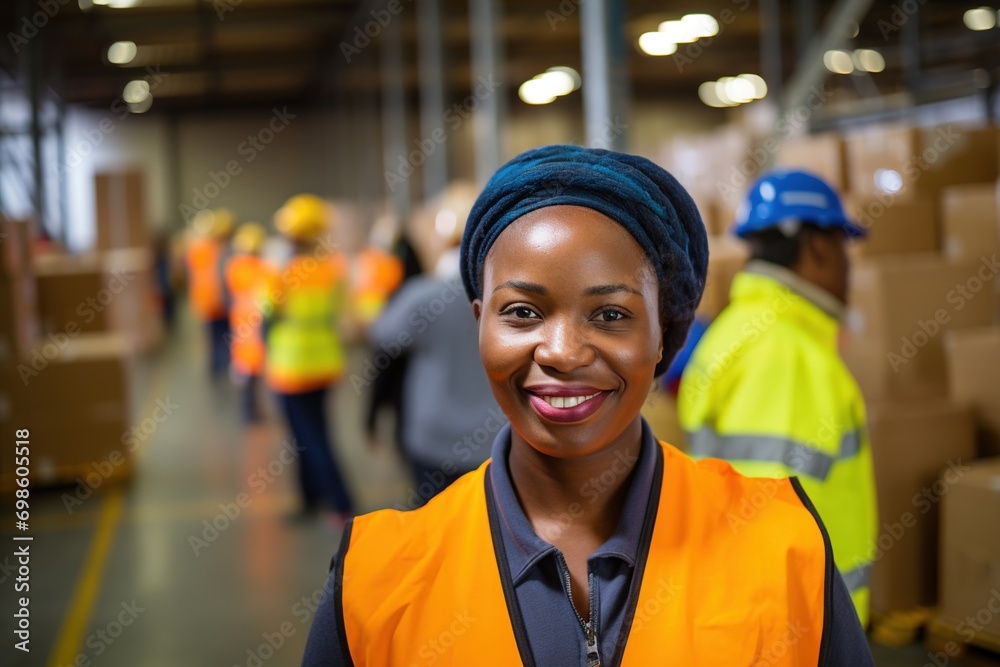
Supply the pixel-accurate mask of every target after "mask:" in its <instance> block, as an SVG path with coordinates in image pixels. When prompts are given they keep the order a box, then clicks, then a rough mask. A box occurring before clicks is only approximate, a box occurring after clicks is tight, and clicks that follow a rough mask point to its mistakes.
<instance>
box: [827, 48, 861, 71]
mask: <svg viewBox="0 0 1000 667" xmlns="http://www.w3.org/2000/svg"><path fill="white" fill-rule="evenodd" d="M823 64H824V65H826V68H827V69H828V70H830V71H831V72H833V73H834V74H850V73H851V72H853V71H854V63H853V62H851V55H850V54H849V53H848V52H847V51H840V50H833V51H827V52H826V53H824V54H823Z"/></svg>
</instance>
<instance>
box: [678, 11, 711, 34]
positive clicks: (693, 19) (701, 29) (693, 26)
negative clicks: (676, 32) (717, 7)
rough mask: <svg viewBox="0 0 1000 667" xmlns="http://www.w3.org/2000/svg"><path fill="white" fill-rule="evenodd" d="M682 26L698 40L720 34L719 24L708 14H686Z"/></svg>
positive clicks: (682, 19)
mask: <svg viewBox="0 0 1000 667" xmlns="http://www.w3.org/2000/svg"><path fill="white" fill-rule="evenodd" d="M681 25H683V26H685V27H686V28H687V30H688V32H689V34H691V35H693V36H694V37H695V38H696V39H699V38H701V37H715V36H716V35H718V34H719V22H718V21H716V20H715V19H714V18H713V17H712V16H710V15H708V14H686V15H684V16H683V17H682V18H681Z"/></svg>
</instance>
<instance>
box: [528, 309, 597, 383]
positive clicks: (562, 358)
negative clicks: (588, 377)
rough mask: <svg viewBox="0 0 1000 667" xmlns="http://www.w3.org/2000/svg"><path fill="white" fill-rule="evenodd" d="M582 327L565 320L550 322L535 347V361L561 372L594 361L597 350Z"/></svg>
mask: <svg viewBox="0 0 1000 667" xmlns="http://www.w3.org/2000/svg"><path fill="white" fill-rule="evenodd" d="M582 329H583V327H582V326H581V325H577V324H574V323H572V322H567V321H565V320H559V321H554V322H550V323H549V325H548V326H547V327H545V329H544V331H543V332H542V340H541V342H539V344H538V345H537V346H536V347H535V362H536V363H538V364H539V365H541V366H548V367H550V368H553V369H555V370H557V371H559V372H561V373H568V372H569V371H572V370H574V369H576V368H580V367H582V366H589V365H590V364H592V363H594V360H595V359H596V358H597V351H596V350H595V349H594V347H593V345H591V343H590V341H589V339H588V336H587V334H586V332H585V331H583V330H582Z"/></svg>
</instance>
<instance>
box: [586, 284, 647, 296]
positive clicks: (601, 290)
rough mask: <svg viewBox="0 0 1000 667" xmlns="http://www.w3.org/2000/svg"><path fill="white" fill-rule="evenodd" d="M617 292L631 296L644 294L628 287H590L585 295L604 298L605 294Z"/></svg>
mask: <svg viewBox="0 0 1000 667" xmlns="http://www.w3.org/2000/svg"><path fill="white" fill-rule="evenodd" d="M616 292H628V293H630V294H635V295H637V296H642V292H640V291H639V290H637V289H635V288H634V287H629V286H628V285H595V286H594V287H588V288H587V289H586V290H584V292H583V293H584V295H586V296H602V295H605V294H614V293H616Z"/></svg>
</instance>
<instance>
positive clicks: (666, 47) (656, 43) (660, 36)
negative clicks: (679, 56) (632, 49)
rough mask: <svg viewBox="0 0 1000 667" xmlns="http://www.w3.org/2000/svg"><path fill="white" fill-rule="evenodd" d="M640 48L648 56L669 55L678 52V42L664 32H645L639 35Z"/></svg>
mask: <svg viewBox="0 0 1000 667" xmlns="http://www.w3.org/2000/svg"><path fill="white" fill-rule="evenodd" d="M639 48H640V49H642V52H643V53H645V54H646V55H648V56H669V55H672V54H674V53H677V42H675V41H674V40H672V39H671V38H670V36H669V35H668V34H666V33H663V32H644V33H642V34H641V35H639Z"/></svg>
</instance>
